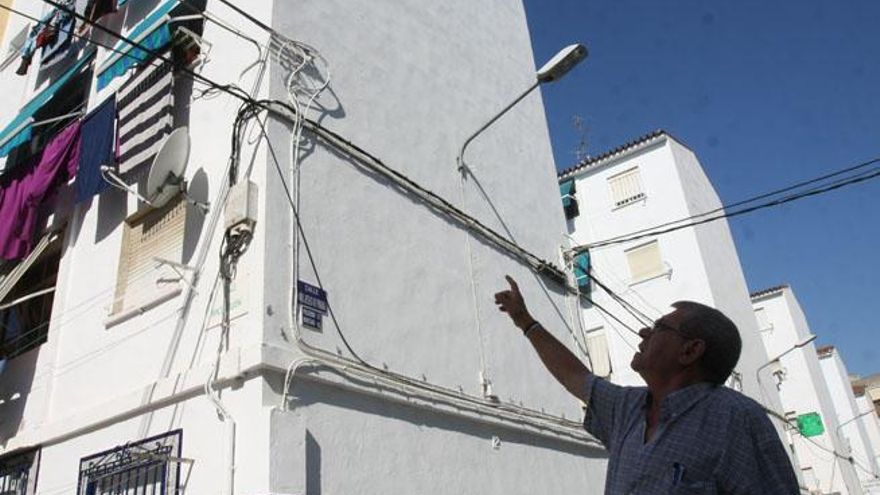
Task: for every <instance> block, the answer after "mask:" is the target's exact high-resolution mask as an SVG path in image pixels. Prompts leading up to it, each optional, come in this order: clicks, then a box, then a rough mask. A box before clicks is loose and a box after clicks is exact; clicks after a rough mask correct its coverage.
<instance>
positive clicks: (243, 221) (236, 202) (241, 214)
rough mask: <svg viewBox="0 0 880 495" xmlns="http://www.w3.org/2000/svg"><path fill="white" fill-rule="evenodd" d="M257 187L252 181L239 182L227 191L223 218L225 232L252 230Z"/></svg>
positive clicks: (255, 213) (254, 219)
mask: <svg viewBox="0 0 880 495" xmlns="http://www.w3.org/2000/svg"><path fill="white" fill-rule="evenodd" d="M257 194H258V189H257V185H256V184H255V183H254V182H252V181H249V180H247V181H244V182H239V183H238V184H235V185H234V186H232V189H230V190H229V196H228V197H227V199H226V209H225V210H224V217H225V221H226V224H225V226H226V230H229V229H232V228H242V227H243V228H247V229H253V227H254V224H256V223H257V198H258V195H257Z"/></svg>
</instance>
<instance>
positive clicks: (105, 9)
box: [77, 0, 118, 33]
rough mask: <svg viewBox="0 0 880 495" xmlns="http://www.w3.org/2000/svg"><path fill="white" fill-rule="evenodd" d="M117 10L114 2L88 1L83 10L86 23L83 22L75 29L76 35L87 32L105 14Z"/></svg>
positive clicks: (109, 0)
mask: <svg viewBox="0 0 880 495" xmlns="http://www.w3.org/2000/svg"><path fill="white" fill-rule="evenodd" d="M117 9H118V7H117V5H116V0H88V1H87V2H86V5H85V10H84V12H85V14H84V15H85V17H86V19H88V22H83V23H82V24H81V25H80V27H79V29H77V33H84V32H86V31H88V30H89V28H91V27H92V23H95V22H98V20H99V19H101V18H102V17H104V16H105V15H107V14H112V13H114V12H116V10H117Z"/></svg>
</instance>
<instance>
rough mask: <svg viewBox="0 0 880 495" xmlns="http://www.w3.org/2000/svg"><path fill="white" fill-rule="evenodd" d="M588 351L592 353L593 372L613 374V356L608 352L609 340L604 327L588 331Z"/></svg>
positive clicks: (599, 374) (602, 374) (596, 373)
mask: <svg viewBox="0 0 880 495" xmlns="http://www.w3.org/2000/svg"><path fill="white" fill-rule="evenodd" d="M587 352H588V353H590V363H591V364H592V365H593V369H592V372H593V374H594V375H596V376H603V377H607V376H609V375H610V374H611V356H610V355H609V353H608V340H607V339H606V337H605V329H604V328H602V327H598V328H594V329H592V330H589V331H587Z"/></svg>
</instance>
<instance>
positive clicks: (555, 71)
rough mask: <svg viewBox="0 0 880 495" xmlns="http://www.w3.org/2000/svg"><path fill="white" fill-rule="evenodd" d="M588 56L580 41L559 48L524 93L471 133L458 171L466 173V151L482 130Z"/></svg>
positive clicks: (459, 162) (458, 159) (461, 153)
mask: <svg viewBox="0 0 880 495" xmlns="http://www.w3.org/2000/svg"><path fill="white" fill-rule="evenodd" d="M585 58H587V47H585V46H584V45H582V44H580V43H575V44H573V45H568V46H567V47H565V48H563V49H562V50H559V52H558V53H557V54H556V55H554V56H553V58H551V59H550V60H549V61H548V62H547V63H546V64H544V66H543V67H541V68H540V69H538V72H537V74H536V77H535V82H534V84H532V85H531V86H529V88H528V89H526V90H525V91H523V93H522V94H521V95H519V96H517V97H516V99H515V100H513V101H512V102H511V103H510V104H509V105H507V106H506V107H504V108H503V109H502V110H501V111H500V112H498V113H497V114H496V115H495V116H494V117H492V118H491V119H489V121H488V122H486V123H485V124H483V126H482V127H480V128H479V129H477V132H475V133H473V134H471V135H470V137H468V138H467V140H465V142H464V144H463V145H462V146H461V150H460V151H459V152H458V157H457V158H456V160H455V162H456V164H457V165H458V171H459V172H461V173H462V174H463V173H464V168H465V165H464V151H465V149H466V148H467V147H468V145H469V144H471V141H473V140H474V138H475V137H477V136H478V135H479V134H480V133H481V132H483V131H485V130H486V129H487V128H488V127H489V126H490V125H492V124H494V123H495V121H496V120H498V119H500V118H501V116H502V115H504V114H505V113H507V111H508V110H510V109H511V108H513V107H514V106H515V105H516V104H517V103H519V102H520V101H521V100H522V99H523V98H525V97H526V96H528V94H529V93H531V92H532V91H534V90H535V88H537V87H538V86H540V85H541V84H543V83H548V82H553V81H556V80H558V79H560V78H562V76H564V75H565V74H567V73H568V71H570V70H571V69H572V68H573V67H574V66H575V65H577V64H578V63H580V62H581V61H582V60H583V59H585Z"/></svg>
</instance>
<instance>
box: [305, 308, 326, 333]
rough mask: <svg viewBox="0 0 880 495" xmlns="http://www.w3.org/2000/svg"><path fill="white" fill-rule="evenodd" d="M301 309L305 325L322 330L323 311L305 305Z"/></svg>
mask: <svg viewBox="0 0 880 495" xmlns="http://www.w3.org/2000/svg"><path fill="white" fill-rule="evenodd" d="M300 310H301V312H302V313H301V314H302V324H303V325H304V326H307V327H312V328H314V329H316V330H321V313H319V312H317V311H315V310H313V309H310V308H307V307H305V306H303V307H302V308H301V309H300Z"/></svg>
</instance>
